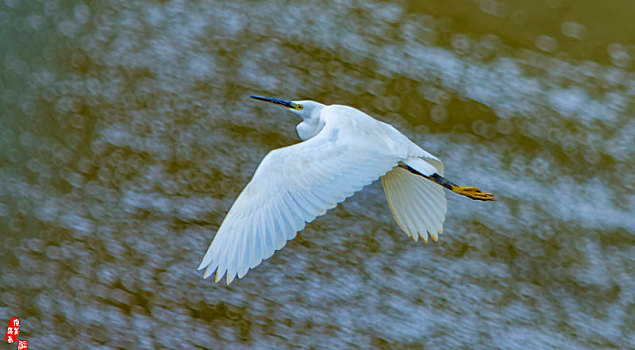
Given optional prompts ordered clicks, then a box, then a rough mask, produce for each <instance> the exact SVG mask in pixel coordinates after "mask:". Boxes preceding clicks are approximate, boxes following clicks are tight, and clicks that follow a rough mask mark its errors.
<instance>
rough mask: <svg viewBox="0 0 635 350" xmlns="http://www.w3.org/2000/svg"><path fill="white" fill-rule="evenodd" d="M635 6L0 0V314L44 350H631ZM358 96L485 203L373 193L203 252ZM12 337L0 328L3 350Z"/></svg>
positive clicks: (556, 0) (479, 0)
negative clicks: (222, 271) (240, 274)
mask: <svg viewBox="0 0 635 350" xmlns="http://www.w3.org/2000/svg"><path fill="white" fill-rule="evenodd" d="M633 18H635V3H633V2H631V1H604V2H599V1H592V0H584V1H570V0H548V1H542V0H541V1H496V0H474V1H459V0H451V1H443V2H441V1H439V2H437V1H414V0H410V1H391V2H387V1H328V2H321V1H296V2H291V1H275V0H272V1H242V0H240V1H231V2H230V1H211V0H208V1H178V0H174V1H155V2H150V1H120V0H105V1H90V2H81V1H75V0H68V1H56V0H46V1H44V0H30V1H19V0H5V1H3V2H1V3H0V38H2V39H1V40H0V241H1V242H2V245H1V246H0V263H1V265H0V266H1V269H0V322H2V320H6V322H8V320H9V319H10V318H11V317H19V318H20V321H21V333H20V335H21V338H23V339H27V340H28V342H29V347H30V348H33V349H41V348H47V349H56V348H59V349H62V348H63V349H75V348H77V349H86V348H89V349H102V348H103V349H111V348H141V349H146V348H147V349H149V348H168V349H172V348H174V349H182V348H209V349H280V348H311V349H313V348H315V349H329V348H366V349H368V348H385V349H400V348H411V349H423V348H425V349H629V348H635V329H634V328H635V327H634V324H635V320H634V317H633V314H634V311H635V295H634V294H635V275H634V274H633V271H635V259H634V257H635V216H634V214H635V196H634V188H635V164H634V159H635V118H634V116H635V104H634V102H635V99H634V98H635V73H634V71H635V69H634V68H635V62H634V58H635V22H634V21H633ZM253 94H257V95H265V96H272V97H278V98H284V99H291V100H300V99H312V100H316V101H320V102H323V103H326V104H335V103H337V104H346V105H351V106H354V107H356V108H359V109H361V110H363V111H365V112H367V113H369V114H371V115H373V116H375V117H377V118H378V119H380V120H382V121H385V122H387V123H390V124H392V125H394V126H395V127H396V128H397V129H399V130H400V131H402V132H403V133H404V134H406V135H407V136H408V137H410V138H411V139H412V140H413V141H415V142H417V143H418V144H419V145H421V146H422V147H423V148H425V149H426V150H428V151H429V152H431V153H433V154H435V155H437V156H438V157H439V158H441V159H442V160H443V161H444V163H445V169H446V172H445V174H446V176H447V177H448V178H449V179H451V180H453V181H454V182H457V183H460V184H466V185H471V186H478V187H480V188H482V189H484V190H487V191H490V192H493V193H494V194H495V195H496V197H497V198H498V201H497V202H494V203H478V202H473V201H470V200H468V199H465V198H463V197H459V196H456V195H452V194H448V195H447V198H448V213H447V217H446V221H445V227H444V234H443V235H441V237H440V239H439V241H438V242H431V243H427V244H424V243H422V242H417V243H415V242H413V241H412V240H411V239H410V238H408V237H407V236H406V235H405V234H404V233H402V232H401V231H400V230H399V227H398V226H397V224H396V223H395V222H394V220H393V218H392V216H391V214H390V210H389V208H388V205H387V204H386V201H385V198H384V194H383V191H382V188H381V185H380V184H378V183H377V182H376V183H374V184H372V185H370V186H368V187H367V188H365V189H364V190H362V191H361V192H359V193H357V194H356V195H355V196H354V197H353V198H351V199H349V200H347V201H346V202H345V203H343V204H341V205H340V206H338V207H337V208H336V209H333V210H332V211H329V212H328V213H327V214H326V215H325V216H323V217H320V218H318V219H317V220H316V221H315V222H313V223H311V224H309V225H307V227H306V229H305V230H304V231H302V232H301V233H299V234H298V236H297V237H296V238H295V239H294V240H292V241H290V242H288V243H287V246H286V247H285V248H284V249H283V250H281V251H279V252H277V253H276V254H274V256H273V257H272V258H271V259H268V260H266V261H264V262H263V263H262V264H261V265H260V266H258V267H257V268H256V269H254V270H252V271H250V272H249V273H248V274H247V276H246V277H245V278H243V279H242V280H237V281H235V282H234V283H232V284H231V285H230V286H226V285H225V284H224V283H222V284H220V283H219V284H214V283H213V281H211V280H210V279H208V280H203V279H202V273H201V272H199V271H197V270H196V268H197V266H198V264H199V263H200V260H201V258H202V257H203V254H204V253H205V250H206V249H207V246H208V244H209V243H210V241H211V239H212V237H213V235H214V233H215V232H216V230H217V228H218V226H219V225H220V223H221V222H222V219H223V218H224V215H225V214H226V212H227V211H228V210H229V208H230V206H231V204H232V203H233V201H234V199H235V198H236V197H237V195H238V194H239V193H240V191H241V190H242V188H243V187H244V186H245V185H246V184H247V182H248V181H249V179H250V178H251V176H252V174H253V171H254V170H255V168H256V166H257V165H258V163H259V162H260V160H261V159H262V158H263V157H264V156H265V155H266V154H267V152H268V151H270V150H271V149H274V148H278V147H282V146H285V145H289V144H292V143H296V142H298V141H299V140H298V138H297V135H296V133H295V124H296V123H297V122H298V121H299V120H297V119H294V116H293V115H291V114H289V113H286V112H284V111H281V110H280V109H278V108H275V107H273V106H270V105H267V104H263V103H260V102H257V101H253V100H251V99H249V98H248V96H249V95H253ZM8 346H9V345H7V347H8Z"/></svg>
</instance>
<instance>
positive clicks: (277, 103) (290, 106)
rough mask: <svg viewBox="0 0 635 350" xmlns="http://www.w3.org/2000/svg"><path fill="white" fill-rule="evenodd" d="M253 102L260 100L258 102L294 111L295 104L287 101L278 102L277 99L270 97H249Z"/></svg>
mask: <svg viewBox="0 0 635 350" xmlns="http://www.w3.org/2000/svg"><path fill="white" fill-rule="evenodd" d="M249 97H251V98H253V99H255V100H260V101H265V102H269V103H273V104H276V105H281V106H283V107H287V108H291V109H295V107H296V106H295V103H293V102H291V101H287V100H280V99H277V98H271V97H262V96H249Z"/></svg>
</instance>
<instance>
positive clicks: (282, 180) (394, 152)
mask: <svg viewBox="0 0 635 350" xmlns="http://www.w3.org/2000/svg"><path fill="white" fill-rule="evenodd" d="M344 119H346V118H342V120H344ZM349 122H350V120H349ZM342 123H346V120H344V121H336V120H333V119H330V121H329V120H327V122H326V125H325V127H324V128H323V129H322V130H321V131H320V133H319V134H318V135H316V136H315V137H313V138H311V139H309V140H307V141H304V142H301V143H298V144H295V145H292V146H289V147H284V148H280V149H277V150H274V151H271V152H270V153H269V154H268V155H267V156H266V157H265V158H264V159H263V161H262V162H261V163H260V165H259V166H258V169H256V172H255V174H254V177H253V179H252V180H251V181H250V182H249V184H247V186H246V187H245V189H244V190H243V191H242V193H241V194H240V195H239V196H238V198H237V199H236V201H235V202H234V204H233V206H232V208H231V209H230V210H229V213H228V214H227V216H226V217H225V220H224V221H223V223H222V224H221V226H220V228H219V229H218V232H217V233H216V236H215V237H214V240H213V241H212V244H211V245H210V247H209V249H208V250H207V253H206V254H205V257H204V258H203V261H202V263H201V265H200V266H199V269H202V268H206V270H205V275H204V277H205V278H207V277H208V276H210V275H211V274H212V273H213V272H214V271H216V281H217V282H218V280H219V279H220V278H222V276H223V275H224V274H225V273H227V283H231V281H232V280H233V279H234V277H235V276H236V275H238V277H239V278H242V277H243V276H244V275H245V274H246V273H247V271H248V270H249V269H250V268H254V267H256V266H257V265H258V264H260V262H261V261H262V260H263V259H267V258H269V257H271V255H273V253H274V251H275V250H279V249H281V248H282V247H284V245H285V244H286V241H287V240H290V239H293V238H294V237H295V235H296V233H297V232H298V231H300V230H302V229H303V228H304V226H305V223H306V222H311V221H313V220H314V219H315V218H316V217H317V216H319V215H322V214H324V213H325V212H326V211H327V210H328V209H331V208H333V207H335V206H336V205H337V203H340V202H342V201H344V200H345V199H346V198H347V197H350V196H351V195H353V193H355V192H356V191H359V190H360V189H361V188H362V187H364V186H366V185H368V184H370V183H371V182H373V181H374V180H376V179H377V178H379V177H380V176H382V175H384V174H385V173H386V172H387V171H389V170H390V169H392V168H393V167H394V166H395V165H396V164H397V163H398V162H399V161H400V160H402V159H404V158H405V156H406V152H407V150H399V149H403V148H404V147H401V146H402V145H403V142H402V143H399V142H397V143H393V142H392V140H390V138H386V137H385V135H386V131H385V128H384V127H383V126H382V125H380V123H378V122H376V121H374V120H372V122H370V121H368V123H367V121H366V120H363V119H357V120H356V121H353V122H352V124H351V123H349V124H346V125H342ZM360 123H361V124H360ZM382 135H383V136H382ZM405 148H407V147H405Z"/></svg>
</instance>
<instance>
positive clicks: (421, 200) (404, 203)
mask: <svg viewBox="0 0 635 350" xmlns="http://www.w3.org/2000/svg"><path fill="white" fill-rule="evenodd" d="M418 162H420V163H421V164H418V166H417V167H416V168H415V169H417V170H418V171H420V172H422V173H423V174H425V175H432V174H433V173H434V172H435V168H434V167H432V166H431V165H429V164H427V163H425V162H424V161H423V160H421V159H414V161H413V160H409V161H406V164H409V165H411V166H412V165H417V163H418ZM439 163H440V161H439ZM426 165H427V167H426ZM423 171H425V172H423ZM436 171H442V165H440V166H437V169H436ZM381 182H382V184H383V185H384V192H385V194H386V200H387V201H388V205H389V206H390V210H391V211H392V215H393V217H394V218H395V221H397V224H398V225H399V227H400V228H401V229H402V230H403V231H404V232H405V233H406V234H407V235H408V236H410V237H412V239H414V240H415V241H416V240H417V239H418V238H419V236H420V237H421V238H422V239H423V240H424V241H426V242H427V241H428V234H429V235H430V236H432V239H434V240H435V241H436V240H437V239H438V234H439V233H441V232H443V222H444V221H445V212H446V208H447V202H446V199H445V193H444V192H443V187H441V186H439V185H437V184H435V183H433V182H432V181H430V180H427V179H425V178H424V177H422V176H419V175H415V174H413V173H411V172H410V171H408V170H406V169H404V168H402V167H395V168H394V169H392V170H391V171H390V172H389V173H388V174H386V175H384V176H383V177H382V178H381Z"/></svg>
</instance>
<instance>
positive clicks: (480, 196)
mask: <svg viewBox="0 0 635 350" xmlns="http://www.w3.org/2000/svg"><path fill="white" fill-rule="evenodd" d="M452 192H454V193H456V194H460V195H461V196H465V197H467V198H469V199H473V200H476V201H484V202H488V201H495V200H496V199H495V198H494V195H493V194H491V193H483V192H481V190H479V189H478V188H476V187H463V186H454V187H452Z"/></svg>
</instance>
